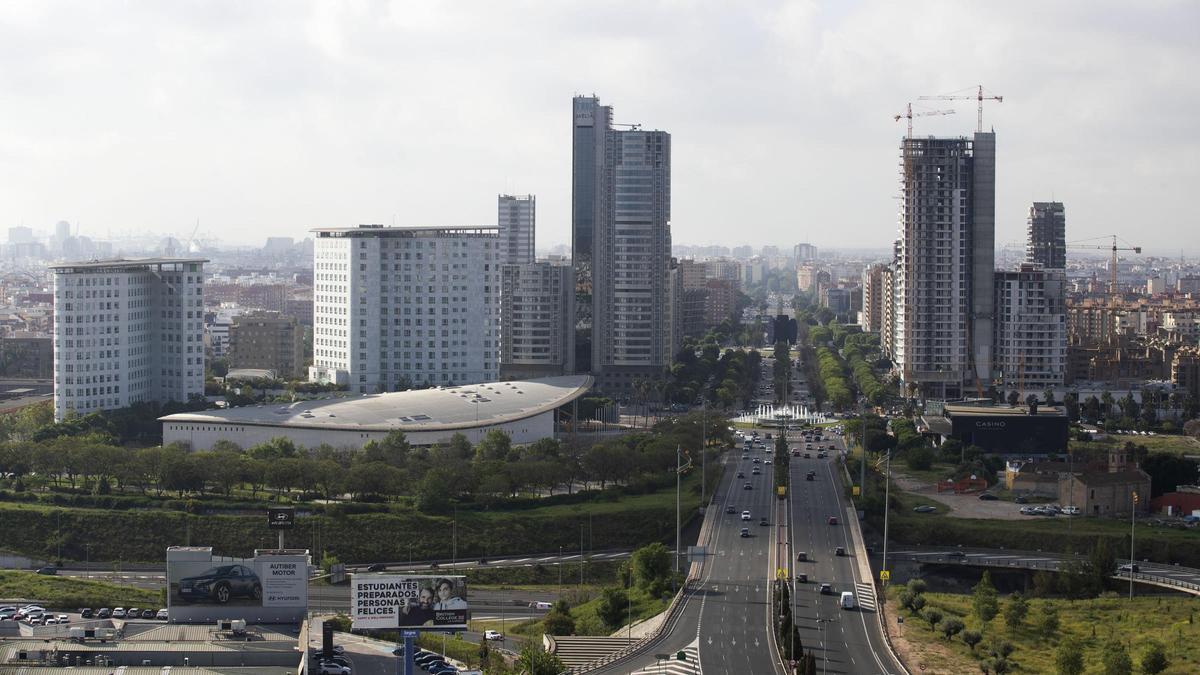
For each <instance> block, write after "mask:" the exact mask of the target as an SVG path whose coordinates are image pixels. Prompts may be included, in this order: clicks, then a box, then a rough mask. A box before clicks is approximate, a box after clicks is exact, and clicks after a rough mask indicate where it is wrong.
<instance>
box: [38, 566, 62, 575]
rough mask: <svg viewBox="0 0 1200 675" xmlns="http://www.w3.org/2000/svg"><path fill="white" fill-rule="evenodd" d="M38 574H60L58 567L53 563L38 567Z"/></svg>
mask: <svg viewBox="0 0 1200 675" xmlns="http://www.w3.org/2000/svg"><path fill="white" fill-rule="evenodd" d="M37 573H38V574H49V575H51V576H53V575H56V574H58V568H57V567H55V566H53V565H46V566H45V567H39V568H38V569H37Z"/></svg>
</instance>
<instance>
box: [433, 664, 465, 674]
mask: <svg viewBox="0 0 1200 675" xmlns="http://www.w3.org/2000/svg"><path fill="white" fill-rule="evenodd" d="M427 670H428V671H429V675H456V674H457V673H458V668H455V667H454V666H452V665H450V664H449V663H445V662H443V663H441V664H438V665H434V666H430V667H429V668H428V669H427Z"/></svg>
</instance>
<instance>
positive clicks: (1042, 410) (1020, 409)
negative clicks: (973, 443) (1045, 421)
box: [945, 403, 1067, 417]
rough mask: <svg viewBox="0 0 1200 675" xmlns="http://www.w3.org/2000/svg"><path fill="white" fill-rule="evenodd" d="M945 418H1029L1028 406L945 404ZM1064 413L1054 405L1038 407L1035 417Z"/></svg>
mask: <svg viewBox="0 0 1200 675" xmlns="http://www.w3.org/2000/svg"><path fill="white" fill-rule="evenodd" d="M945 413H946V416H947V417H954V416H955V415H964V416H969V415H980V416H986V417H1030V416H1031V415H1030V414H1029V406H1011V405H988V406H978V405H955V404H952V403H947V404H946V406H945ZM1066 414H1067V413H1066V411H1065V410H1064V409H1063V408H1062V406H1054V405H1049V406H1048V405H1039V406H1038V409H1037V413H1035V415H1036V416H1037V417H1065V416H1066Z"/></svg>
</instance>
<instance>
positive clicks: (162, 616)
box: [154, 608, 169, 621]
mask: <svg viewBox="0 0 1200 675" xmlns="http://www.w3.org/2000/svg"><path fill="white" fill-rule="evenodd" d="M154 618H156V619H158V620H159V621H166V620H167V619H168V618H169V614H168V613H167V610H166V608H163V609H160V610H158V611H157V612H156V613H155V614H154Z"/></svg>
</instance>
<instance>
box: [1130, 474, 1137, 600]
mask: <svg viewBox="0 0 1200 675" xmlns="http://www.w3.org/2000/svg"><path fill="white" fill-rule="evenodd" d="M1131 501H1132V503H1131V504H1130V508H1129V599H1130V600H1131V601H1132V600H1133V530H1134V527H1133V526H1134V524H1135V523H1136V522H1137V520H1136V519H1137V505H1138V493H1137V490H1134V491H1133V495H1132V500H1131Z"/></svg>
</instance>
